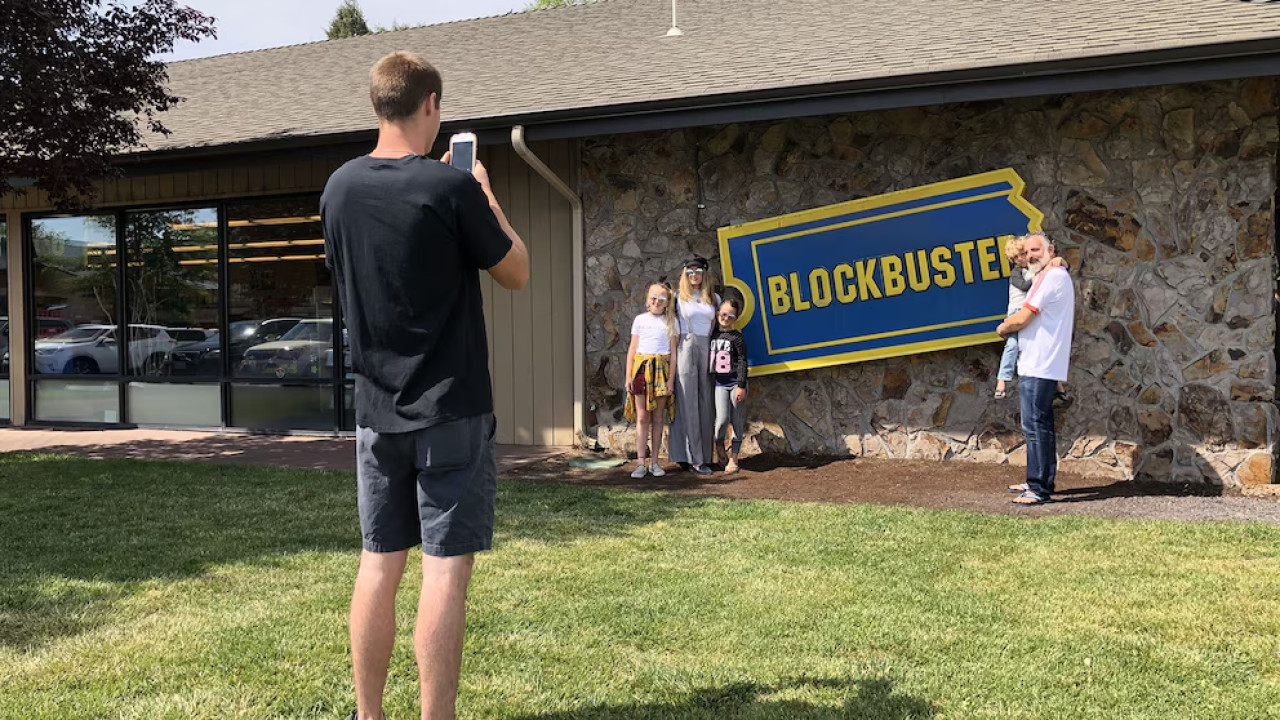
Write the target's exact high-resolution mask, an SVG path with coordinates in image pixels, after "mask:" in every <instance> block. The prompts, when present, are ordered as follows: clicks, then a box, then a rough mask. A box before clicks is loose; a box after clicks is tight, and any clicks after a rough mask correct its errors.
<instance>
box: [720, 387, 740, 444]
mask: <svg viewBox="0 0 1280 720" xmlns="http://www.w3.org/2000/svg"><path fill="white" fill-rule="evenodd" d="M737 389H738V386H736V385H734V386H731V387H720V386H718V385H717V386H716V445H717V446H719V447H724V436H725V433H727V432H728V430H729V425H731V424H732V425H733V447H732V450H731V453H732V454H734V455H737V454H738V451H739V450H741V449H742V434H743V430H744V429H745V426H746V424H747V401H746V399H745V398H744V399H743V401H742V402H741V403H738V402H734V400H733V393H734V391H736V390H737Z"/></svg>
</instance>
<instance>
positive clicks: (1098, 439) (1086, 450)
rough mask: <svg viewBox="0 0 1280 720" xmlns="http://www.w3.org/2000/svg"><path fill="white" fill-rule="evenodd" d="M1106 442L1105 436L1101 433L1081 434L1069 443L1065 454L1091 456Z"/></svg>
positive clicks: (1076, 456) (1080, 456)
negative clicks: (1069, 446) (1069, 445)
mask: <svg viewBox="0 0 1280 720" xmlns="http://www.w3.org/2000/svg"><path fill="white" fill-rule="evenodd" d="M1106 442H1107V438H1106V436H1103V435H1094V434H1087V435H1081V436H1080V437H1078V438H1076V441H1075V442H1074V443H1071V448H1070V449H1069V450H1068V451H1067V456H1068V457H1073V458H1085V457H1091V456H1092V455H1093V454H1094V453H1096V452H1098V450H1100V449H1101V448H1102V446H1103V445H1105V444H1106Z"/></svg>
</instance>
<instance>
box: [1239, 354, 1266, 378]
mask: <svg viewBox="0 0 1280 720" xmlns="http://www.w3.org/2000/svg"><path fill="white" fill-rule="evenodd" d="M1275 362H1276V361H1275V355H1274V354H1272V353H1267V354H1265V355H1255V356H1254V357H1252V358H1250V359H1248V360H1246V361H1245V362H1243V363H1241V364H1240V370H1239V372H1238V373H1237V374H1238V375H1239V376H1240V377H1241V378H1243V379H1247V380H1270V379H1271V378H1273V377H1275Z"/></svg>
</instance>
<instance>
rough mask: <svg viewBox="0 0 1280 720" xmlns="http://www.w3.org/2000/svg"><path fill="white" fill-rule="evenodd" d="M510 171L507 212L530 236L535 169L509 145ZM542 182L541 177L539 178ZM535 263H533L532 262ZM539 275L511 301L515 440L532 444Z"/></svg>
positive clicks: (514, 222) (524, 443)
mask: <svg viewBox="0 0 1280 720" xmlns="http://www.w3.org/2000/svg"><path fill="white" fill-rule="evenodd" d="M503 149H504V150H506V152H505V154H506V155H507V161H508V163H509V165H508V172H507V185H508V188H509V190H508V192H509V193H510V195H509V197H510V198H511V199H510V201H509V202H510V204H509V205H508V206H507V207H508V213H509V214H510V215H511V224H512V226H513V227H517V228H521V229H522V230H523V233H518V234H522V235H523V236H524V237H526V238H528V237H530V235H532V229H533V226H534V223H533V213H532V212H531V208H530V204H529V195H530V192H531V188H532V186H533V184H534V183H533V178H531V177H530V175H531V174H532V171H531V170H530V168H529V166H528V165H527V164H526V163H525V162H524V161H523V160H521V159H520V157H519V156H517V155H516V154H515V152H514V151H511V150H508V149H507V148H506V147H504V148H503ZM538 181H539V184H541V178H538ZM528 250H529V255H530V261H531V263H532V261H533V258H534V251H533V248H532V247H529V248H528ZM531 267H532V266H531ZM540 284H541V283H540V282H539V278H538V276H537V275H536V274H534V273H532V272H531V273H530V279H529V284H528V286H527V287H526V288H525V289H524V291H522V292H520V293H518V295H520V297H513V298H512V302H511V353H512V357H513V362H512V365H511V374H512V385H513V389H514V394H513V396H512V407H511V411H512V415H513V418H514V420H515V438H514V440H513V442H515V443H516V444H517V445H531V444H533V415H534V405H533V386H534V382H535V380H534V378H535V376H534V364H535V363H536V359H535V358H534V357H533V322H534V316H533V306H534V302H533V301H534V296H535V292H536V291H535V288H536V287H537V286H538V285H540Z"/></svg>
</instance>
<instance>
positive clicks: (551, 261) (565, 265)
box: [0, 141, 577, 446]
mask: <svg viewBox="0 0 1280 720" xmlns="http://www.w3.org/2000/svg"><path fill="white" fill-rule="evenodd" d="M531 149H532V150H533V151H534V152H535V153H536V154H537V155H538V156H539V157H541V158H542V159H543V160H544V162H546V163H547V164H548V165H549V166H550V167H551V168H552V169H553V170H554V171H555V172H556V173H558V174H560V176H561V177H563V178H569V179H570V181H571V182H572V181H574V180H573V177H574V176H573V172H574V171H575V168H576V166H577V156H576V153H577V148H576V145H575V144H574V143H572V142H569V141H558V142H551V143H536V144H533V145H532V146H531ZM351 154H352V153H351V152H350V151H334V150H323V149H321V150H308V151H298V152H294V153H291V154H288V155H286V156H283V157H280V156H277V157H274V158H272V159H271V160H270V161H266V160H262V159H257V160H255V159H249V160H246V161H245V163H244V164H241V165H236V166H228V167H218V168H213V169H183V170H177V171H174V172H166V173H159V174H154V175H145V176H140V177H130V178H122V179H112V180H106V181H104V182H102V183H101V184H100V188H101V193H100V195H99V197H98V199H97V201H96V203H95V207H96V208H98V209H103V208H118V207H136V206H142V205H159V204H165V203H172V204H183V203H189V202H201V201H208V200H215V199H223V198H248V197H254V196H260V195H277V194H289V193H307V192H318V191H320V190H322V189H323V188H324V184H325V181H326V180H327V179H328V177H329V175H330V173H332V172H333V171H334V170H336V169H337V168H338V167H339V166H341V165H342V163H344V162H346V161H347V160H348V159H350V157H351ZM480 158H481V159H482V161H483V162H485V164H486V166H488V168H489V171H490V176H491V179H492V184H493V188H494V192H495V194H496V195H497V196H498V199H499V202H500V203H501V204H502V205H503V207H504V208H505V210H506V212H507V216H508V218H509V219H510V221H511V224H512V226H513V227H515V229H516V231H517V232H519V233H520V235H521V237H522V238H524V239H525V241H526V243H527V245H528V247H529V252H530V256H531V263H532V272H531V277H530V281H529V285H528V287H527V288H526V289H525V290H523V291H521V292H518V293H513V292H510V291H507V290H504V289H502V288H501V287H499V286H497V284H496V283H494V282H493V281H492V280H491V279H490V278H489V276H488V275H487V274H483V273H482V274H481V287H482V290H483V292H484V296H485V313H486V318H485V319H486V325H487V328H488V331H489V332H488V335H489V367H490V372H491V374H492V378H493V386H494V402H495V410H496V414H497V417H498V434H497V439H498V441H499V442H502V443H512V444H522V445H560V446H566V445H571V444H572V443H573V441H574V439H573V383H574V378H573V361H572V360H573V359H572V351H573V342H572V340H573V325H572V323H573V294H572V288H573V282H572V280H573V278H572V215H571V209H570V207H569V205H568V203H567V202H566V201H565V200H564V199H563V198H561V197H560V196H559V195H558V194H557V193H555V192H554V191H552V190H551V188H550V187H549V186H548V185H547V183H546V182H545V181H543V180H542V179H541V178H540V177H539V176H538V175H537V174H536V173H535V172H533V170H532V169H530V168H529V167H528V165H527V164H525V162H524V161H523V160H521V159H520V158H519V157H518V156H517V155H516V154H515V152H514V151H513V150H512V148H511V147H510V146H509V145H502V146H486V147H482V148H481V153H480ZM49 210H51V207H50V206H49V203H48V199H47V198H46V197H45V196H44V194H43V193H40V192H29V193H26V194H23V195H10V196H7V197H5V198H0V213H7V215H6V217H7V218H8V219H9V220H10V221H11V222H10V225H11V226H12V227H14V228H17V227H20V225H21V223H20V222H19V220H20V218H21V217H22V215H23V214H24V213H30V212H48V211H49ZM11 256H14V257H17V254H16V253H11ZM10 278H11V281H12V287H13V288H17V287H18V283H19V282H20V281H21V277H20V273H17V272H16V269H15V272H13V273H11V274H10ZM10 298H11V300H10V306H11V307H10V310H9V313H8V314H12V315H14V316H15V317H22V316H23V314H22V312H21V311H20V303H21V301H22V298H23V293H22V292H20V291H18V290H16V289H14V290H12V291H11V292H10ZM3 314H6V313H3V312H0V315H3ZM17 373H18V367H17V366H15V368H14V377H13V378H12V382H11V384H10V387H11V388H12V389H13V403H12V404H13V406H14V407H13V410H14V412H15V413H17V414H15V415H14V418H15V422H21V421H22V419H23V414H22V413H21V412H20V411H21V410H22V406H23V405H24V403H25V402H26V399H25V397H26V396H25V392H23V390H24V384H23V383H21V382H20V381H19V380H18V377H17Z"/></svg>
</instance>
